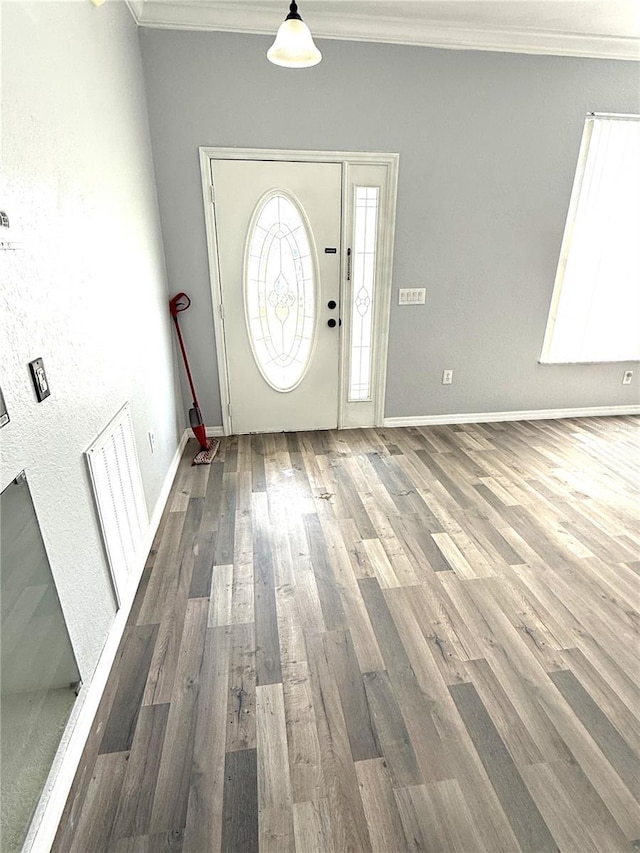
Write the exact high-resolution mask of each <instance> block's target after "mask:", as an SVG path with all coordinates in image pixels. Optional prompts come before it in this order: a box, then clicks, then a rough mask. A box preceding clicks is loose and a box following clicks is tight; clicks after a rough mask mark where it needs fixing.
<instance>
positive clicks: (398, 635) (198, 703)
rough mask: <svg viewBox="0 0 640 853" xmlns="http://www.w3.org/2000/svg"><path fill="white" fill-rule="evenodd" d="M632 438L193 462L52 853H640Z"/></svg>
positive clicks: (226, 444) (368, 440)
mask: <svg viewBox="0 0 640 853" xmlns="http://www.w3.org/2000/svg"><path fill="white" fill-rule="evenodd" d="M638 427H639V425H638V421H637V420H634V419H631V418H601V419H588V420H587V419H585V420H565V421H546V422H542V421H534V422H522V423H506V424H484V425H460V426H452V427H447V426H438V427H430V428H420V429H419V428H403V429H393V430H392V429H378V430H352V431H341V432H337V431H335V432H319V433H296V434H275V435H255V436H242V437H240V438H237V437H235V438H226V439H223V440H222V445H221V449H220V453H219V455H218V457H217V458H216V460H215V461H214V463H213V464H212V465H211V466H209V467H206V466H202V467H196V468H191V467H190V466H189V462H190V458H191V456H192V455H193V453H194V452H195V448H193V447H192V446H191V444H190V446H189V447H188V451H187V453H186V455H185V458H184V461H183V463H182V464H181V467H180V469H179V471H178V475H177V478H176V482H175V484H174V488H173V491H172V494H171V496H170V499H169V502H168V505H167V510H166V511H165V514H164V516H163V519H162V523H161V527H160V530H159V532H158V535H157V537H156V542H155V544H154V547H153V550H152V552H151V554H150V557H149V560H148V564H147V567H146V569H145V572H144V575H143V578H142V582H141V585H140V589H139V591H138V594H137V597H136V600H135V603H134V607H133V611H132V613H131V617H130V619H129V623H128V626H127V628H126V630H125V634H124V637H123V641H122V643H121V647H120V650H119V653H118V658H117V662H116V664H115V666H114V669H113V671H112V674H111V677H110V680H109V682H108V685H107V688H106V691H105V694H104V697H103V700H102V703H101V706H100V709H99V711H98V714H97V717H96V720H95V723H94V727H93V730H92V734H91V737H90V739H89V742H88V744H87V747H86V749H85V753H84V756H83V758H82V761H81V764H80V767H79V770H78V773H77V776H76V780H75V782H74V785H73V788H72V791H71V794H70V796H69V799H68V802H67V805H66V809H65V813H64V816H63V820H62V823H61V826H60V829H59V831H58V835H57V838H56V842H55V845H54V848H53V849H54V850H55V851H56V853H100V852H101V851H106V852H108V853H163V851H173V853H177V851H182V853H205V851H206V853H209V851H211V853H215V851H219V850H222V851H227V853H231V851H234V853H252V851H260V853H265V851H297V853H346V851H358V853H360V851H363V853H364V851H367V852H368V851H376V853H394V851H398V852H399V851H429V853H433V851H458V852H459V853H476V851H478V853H501V852H503V853H513V851H523V853H534V851H535V853H551V851H556V850H561V851H563V853H564V851H567V853H568V851H576V853H578V851H579V853H591V851H592V853H612V851H623V850H624V851H633V850H640V809H639V805H638V798H639V795H640V762H639V759H638V752H639V747H640V724H639V720H638V715H639V712H640V701H639V700H640V689H639V686H638V675H639V669H638V650H639V645H638V624H639V623H638V598H639V596H638V591H639V589H638V573H639V572H640V529H639V525H638V495H637V487H638V484H639V483H640V453H639V449H640V448H639V446H638V431H639V429H638Z"/></svg>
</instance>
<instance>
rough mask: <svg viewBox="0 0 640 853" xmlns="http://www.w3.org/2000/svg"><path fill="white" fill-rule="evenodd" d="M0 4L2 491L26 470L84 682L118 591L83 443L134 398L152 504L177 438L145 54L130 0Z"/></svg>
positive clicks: (151, 506)
mask: <svg viewBox="0 0 640 853" xmlns="http://www.w3.org/2000/svg"><path fill="white" fill-rule="evenodd" d="M0 7H1V11H2V63H3V65H2V82H3V91H2V122H3V124H2V167H3V174H2V183H1V188H2V192H1V195H0V208H1V209H2V210H6V211H7V212H8V214H9V216H10V217H13V218H14V220H17V221H19V222H20V224H21V230H22V236H23V239H24V244H23V248H22V250H20V251H15V252H8V251H5V252H0V340H1V341H2V348H1V356H0V386H1V387H2V390H3V392H4V396H5V399H6V403H7V407H8V410H9V414H10V416H11V422H10V423H9V424H8V425H7V426H5V427H3V428H2V430H0V450H1V459H0V475H1V481H0V488H2V489H4V488H5V487H6V485H7V484H8V483H10V482H11V480H12V479H13V478H14V477H15V476H16V475H17V474H18V473H19V472H20V471H21V470H23V469H24V470H26V472H27V477H28V479H29V485H30V488H31V493H32V496H33V502H34V505H35V509H36V513H37V515H38V519H39V522H40V526H41V529H42V535H43V538H44V541H45V545H46V548H47V552H48V556H49V560H50V563H51V569H52V572H53V575H54V578H55V581H56V585H57V588H58V593H59V596H60V600H61V604H62V608H63V610H64V613H65V617H66V620H67V624H68V627H69V632H70V635H71V640H72V643H73V646H74V649H75V652H76V656H77V659H78V664H79V666H80V671H81V673H82V678H83V680H84V681H85V683H88V682H89V681H90V678H91V674H92V672H93V669H94V667H95V664H96V662H97V660H98V657H99V655H100V652H101V650H102V647H103V645H104V642H105V638H106V636H107V634H108V631H109V628H110V626H111V623H112V621H113V618H114V614H115V602H114V597H113V593H112V587H111V580H110V575H109V569H108V566H107V563H106V560H105V556H104V549H103V546H102V540H101V536H100V530H99V527H98V520H97V517H96V512H95V509H94V506H93V500H92V493H91V489H90V485H89V478H88V475H87V470H86V466H85V461H84V458H83V451H85V450H86V449H87V447H88V446H89V445H90V444H91V442H92V441H93V440H94V438H95V437H96V436H97V435H98V433H99V432H101V430H102V429H103V428H104V427H105V426H106V424H107V423H108V422H109V421H110V420H111V418H112V417H113V416H114V415H115V414H116V412H117V411H118V410H119V409H120V407H121V406H122V405H123V403H124V402H125V401H127V400H129V401H130V402H131V410H132V416H133V421H134V426H135V432H136V441H137V448H138V455H139V458H140V468H141V472H142V479H143V484H144V491H145V496H146V500H147V507H148V510H149V514H150V515H151V513H153V511H154V509H155V508H156V504H157V503H158V499H159V497H160V494H161V490H162V487H163V484H164V481H165V478H166V475H167V472H168V470H169V467H170V464H171V461H172V459H173V456H174V453H175V450H176V447H177V444H178V438H179V429H178V426H179V424H178V418H177V407H176V396H177V395H176V393H175V383H174V371H173V354H174V353H173V343H172V337H171V336H172V330H171V327H170V318H169V312H168V309H167V287H166V278H165V268H164V255H163V248H162V235H161V231H160V220H159V216H158V203H157V197H156V189H155V182H154V174H153V163H152V160H151V141H150V138H149V125H148V119H147V108H146V102H145V93H144V82H143V77H142V67H141V61H140V50H139V45H138V38H137V34H136V27H135V24H134V22H133V19H132V17H131V15H130V13H129V11H128V9H127V7H126V6H125V4H124V3H106V4H105V5H104V6H101V7H99V8H95V7H94V6H93V5H92V4H91V3H89V2H85V3H41V2H36V3H1V4H0ZM39 356H42V357H43V358H44V363H45V367H46V369H47V373H48V377H49V383H50V387H51V396H50V397H48V398H47V399H45V400H44V401H43V402H42V403H37V402H36V398H35V394H34V391H33V387H32V384H31V380H30V377H29V370H28V367H27V363H28V362H29V361H31V360H32V359H34V358H37V357H39ZM179 411H180V414H181V416H182V406H181V405H180V407H179ZM148 430H153V431H154V432H155V437H156V451H155V453H154V454H152V453H151V450H150V446H149V441H148V438H147V431H148Z"/></svg>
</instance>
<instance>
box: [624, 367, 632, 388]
mask: <svg viewBox="0 0 640 853" xmlns="http://www.w3.org/2000/svg"><path fill="white" fill-rule="evenodd" d="M632 381H633V370H625V372H624V373H623V374H622V384H623V385H631V383H632Z"/></svg>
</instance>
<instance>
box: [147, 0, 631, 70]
mask: <svg viewBox="0 0 640 853" xmlns="http://www.w3.org/2000/svg"><path fill="white" fill-rule="evenodd" d="M131 5H134V3H133V2H131ZM285 5H286V4H285ZM328 5H329V6H330V7H333V6H335V5H336V4H328ZM283 8H284V7H283ZM138 10H140V11H138ZM135 11H136V12H137V14H134V17H135V18H136V20H137V22H138V24H139V25H140V26H143V27H153V28H159V29H174V30H175V29H184V30H214V31H218V32H232V33H253V34H264V35H269V36H271V38H273V34H274V33H275V31H276V30H277V28H278V27H279V25H280V24H281V23H282V17H283V15H282V10H276V9H265V7H264V6H263V5H260V4H258V3H247V2H242V3H238V2H237V0H236V2H217V3H212V2H208V3H198V2H188V0H183V2H173V3H167V2H165V0H155V2H154V0H144V2H141V0H136V2H135ZM303 14H304V12H303ZM307 22H308V23H309V26H310V27H311V29H312V31H313V35H314V38H328V39H335V40H338V41H343V40H346V41H365V42H379V43H391V44H406V45H419V46H423V47H439V48H446V49H449V50H488V51H497V52H500V53H530V54H548V55H552V56H586V57H593V58H599V59H626V60H632V61H638V60H639V59H640V40H639V39H638V38H636V37H634V36H626V37H624V36H614V35H608V34H606V33H602V34H599V33H576V32H562V31H558V30H556V31H553V30H551V29H543V28H542V27H541V28H540V29H535V28H533V27H531V28H529V27H527V28H524V27H520V28H517V27H513V28H509V27H506V26H504V27H496V26H493V27H492V26H469V25H464V24H459V23H450V22H446V21H438V20H428V19H424V18H419V17H413V18H409V17H405V18H400V17H394V16H392V15H372V14H366V13H365V14H362V15H354V14H351V15H344V14H340V13H339V12H336V9H335V8H328V9H326V10H324V9H322V8H321V6H319V5H318V6H317V7H316V8H315V9H314V12H313V16H311V17H309V18H308V21H307Z"/></svg>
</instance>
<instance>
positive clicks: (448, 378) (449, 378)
mask: <svg viewBox="0 0 640 853" xmlns="http://www.w3.org/2000/svg"><path fill="white" fill-rule="evenodd" d="M452 383H453V370H443V371H442V384H443V385H451V384H452Z"/></svg>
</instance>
